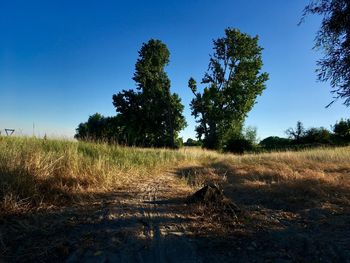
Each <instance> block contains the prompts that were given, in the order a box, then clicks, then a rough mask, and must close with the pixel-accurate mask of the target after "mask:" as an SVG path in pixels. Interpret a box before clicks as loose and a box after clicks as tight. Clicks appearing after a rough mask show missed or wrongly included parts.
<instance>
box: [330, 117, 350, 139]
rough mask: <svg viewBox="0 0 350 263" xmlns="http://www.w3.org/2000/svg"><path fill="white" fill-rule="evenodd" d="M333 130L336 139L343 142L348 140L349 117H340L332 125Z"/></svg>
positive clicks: (349, 137)
mask: <svg viewBox="0 0 350 263" xmlns="http://www.w3.org/2000/svg"><path fill="white" fill-rule="evenodd" d="M333 132H334V135H335V136H336V137H338V139H341V140H342V141H344V142H350V119H347V120H343V119H341V120H340V121H339V122H337V123H336V124H335V125H334V126H333Z"/></svg>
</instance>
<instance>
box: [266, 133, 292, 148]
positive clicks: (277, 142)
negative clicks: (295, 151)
mask: <svg viewBox="0 0 350 263" xmlns="http://www.w3.org/2000/svg"><path fill="white" fill-rule="evenodd" d="M292 142H293V140H291V139H287V138H281V137H278V136H270V137H267V138H265V139H263V140H262V141H261V142H260V143H259V145H260V146H261V147H263V148H265V149H269V150H270V149H283V148H288V147H289V146H291V145H292Z"/></svg>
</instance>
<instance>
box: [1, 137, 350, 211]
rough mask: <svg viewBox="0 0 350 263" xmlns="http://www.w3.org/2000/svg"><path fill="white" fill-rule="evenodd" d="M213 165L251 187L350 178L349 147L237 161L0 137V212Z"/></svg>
mask: <svg viewBox="0 0 350 263" xmlns="http://www.w3.org/2000/svg"><path fill="white" fill-rule="evenodd" d="M217 163H221V167H222V169H225V170H227V171H228V172H229V173H231V174H235V175H237V174H241V175H242V176H243V175H250V177H249V178H250V181H251V183H252V181H253V179H252V178H255V177H254V176H253V177H252V175H256V178H257V179H256V181H259V180H262V179H261V178H265V177H264V176H260V177H259V174H260V175H267V174H268V175H269V176H272V178H275V179H273V180H280V181H281V180H285V181H292V180H294V179H295V178H299V177H300V178H301V177H303V178H305V177H307V176H311V177H312V176H313V177H315V176H316V177H317V178H319V179H320V180H328V181H334V182H337V183H338V184H343V183H344V182H345V183H347V182H348V179H349V176H348V174H349V171H350V148H349V147H344V148H333V149H313V150H303V151H300V152H283V153H277V152H276V153H263V154H249V155H243V156H236V155H230V154H220V153H216V152H212V151H204V150H202V149H199V148H193V149H188V148H184V149H181V150H167V149H141V148H132V147H121V146H116V145H108V144H94V143H85V142H74V141H64V140H42V139H35V138H26V137H20V138H16V137H0V212H1V213H14V212H24V211H28V210H30V209H37V208H44V207H49V206H52V205H55V206H57V205H65V204H67V203H69V202H72V201H79V200H85V199H86V198H90V197H94V196H95V195H96V194H104V193H108V192H113V191H117V190H122V189H130V188H132V187H137V184H138V182H140V181H143V180H148V179H149V178H151V177H157V176H159V175H161V174H162V173H165V172H167V171H168V170H169V169H170V168H175V167H179V166H182V167H183V166H202V167H210V166H211V165H214V164H217ZM344 171H345V172H344ZM346 173H347V175H346ZM325 174H327V176H325ZM298 176H299V177H298ZM322 176H323V177H322ZM321 177H322V178H321ZM242 178H243V177H242ZM247 178H248V177H247ZM259 178H260V179H259ZM293 178H294V179H293ZM340 178H343V179H342V180H341V179H340ZM271 180H272V179H271ZM271 180H270V181H271ZM271 182H272V181H271ZM271 182H270V183H271Z"/></svg>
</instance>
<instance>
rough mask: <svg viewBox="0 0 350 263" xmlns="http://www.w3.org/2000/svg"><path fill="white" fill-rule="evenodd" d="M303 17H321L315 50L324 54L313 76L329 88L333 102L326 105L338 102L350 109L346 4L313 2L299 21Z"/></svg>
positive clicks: (344, 0) (349, 9)
mask: <svg viewBox="0 0 350 263" xmlns="http://www.w3.org/2000/svg"><path fill="white" fill-rule="evenodd" d="M307 14H318V15H322V16H323V20H322V24H321V28H320V29H319V31H318V33H317V35H316V39H315V48H318V49H322V50H323V52H324V57H323V58H322V59H320V60H319V61H318V62H317V64H318V69H317V72H318V79H319V80H320V81H330V84H331V86H332V93H333V94H334V100H333V101H332V102H331V103H330V104H329V105H331V104H332V103H333V102H334V101H335V100H336V99H339V98H340V99H344V104H345V105H347V106H350V2H349V0H313V1H311V3H310V4H309V5H307V6H306V8H305V9H304V16H303V18H305V16H306V15H307ZM329 105H328V106H329Z"/></svg>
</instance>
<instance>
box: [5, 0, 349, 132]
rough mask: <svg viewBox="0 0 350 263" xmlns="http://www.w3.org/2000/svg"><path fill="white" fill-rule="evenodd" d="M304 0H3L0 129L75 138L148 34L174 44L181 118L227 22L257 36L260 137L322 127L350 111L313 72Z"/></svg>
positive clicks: (118, 84) (125, 73) (109, 111)
mask: <svg viewBox="0 0 350 263" xmlns="http://www.w3.org/2000/svg"><path fill="white" fill-rule="evenodd" d="M307 3H308V0H293V1H280V0H265V1H262V0H250V1H245V0H217V1H212V0H178V1H160V0H157V1H151V0H150V1H133V0H130V1H117V0H114V1H112V0H110V1H106V0H98V1H97V0H84V1H82V0H81V1H78V0H75V1H69V0H50V1H46V0H42V1H38V0H31V1H28V0H22V1H19V0H11V1H0V129H4V128H15V129H16V130H17V131H18V133H21V134H31V133H32V123H33V122H34V123H35V131H36V134H37V135H41V136H42V135H43V134H45V133H47V134H48V135H51V136H66V137H72V136H73V135H74V132H75V128H76V127H77V125H78V124H79V123H80V122H82V121H86V120H87V118H88V116H89V115H92V114H93V113H95V112H100V113H102V114H103V115H106V116H108V115H114V114H115V110H114V107H113V105H112V94H114V93H117V92H118V91H120V90H121V89H129V88H134V87H135V85H134V82H133V81H132V79H131V78H132V75H133V72H134V65H135V62H136V59H137V51H138V50H139V49H140V47H141V45H142V43H143V42H147V41H148V40H149V39H150V38H158V39H161V40H162V41H163V42H164V43H165V44H166V45H167V46H168V48H169V50H170V52H171V58H170V59H171V61H170V64H169V66H168V67H167V69H166V70H167V72H168V75H169V77H170V79H171V83H172V91H173V92H176V93H178V94H179V95H180V97H181V98H182V102H183V103H184V105H185V116H186V119H187V121H188V124H189V125H188V127H187V128H186V129H185V130H184V131H183V132H182V136H183V137H184V138H188V137H194V136H195V133H194V126H195V122H194V119H193V117H192V116H191V114H190V109H189V103H190V100H191V98H192V96H191V92H190V91H189V89H188V88H187V82H188V79H189V77H191V76H193V77H194V78H195V79H197V81H199V80H200V79H201V78H202V76H203V73H204V72H205V70H206V69H207V65H208V60H209V54H210V53H211V51H212V39H214V38H218V37H220V36H222V35H223V33H224V29H225V28H226V27H236V28H239V29H240V30H241V31H243V32H246V33H249V34H251V35H259V36H260V45H261V46H262V47H264V52H263V60H264V70H265V71H267V72H268V73H269V74H270V80H269V81H268V82H267V89H266V90H265V92H264V93H263V95H262V96H261V97H259V98H258V101H257V104H256V105H255V107H254V109H253V110H252V111H251V112H250V113H249V116H248V118H247V121H246V124H247V125H253V126H256V127H257V128H258V134H259V137H260V138H264V137H267V136H270V135H277V136H284V131H285V130H286V129H287V128H288V127H291V126H294V125H295V123H296V122H297V121H298V120H301V121H302V122H303V123H304V124H305V126H306V127H311V126H324V127H326V128H329V126H330V125H331V124H334V123H335V121H336V120H339V119H340V118H346V117H349V109H348V108H346V107H345V106H343V105H342V104H341V102H340V101H339V102H338V103H336V104H335V105H333V106H332V107H331V108H329V109H325V105H327V104H328V103H329V102H330V101H331V94H330V92H329V90H330V89H329V86H328V85H327V84H325V83H319V82H317V81H316V75H315V72H314V70H315V68H316V60H317V58H319V57H320V56H321V54H320V53H317V52H316V51H314V50H312V47H313V39H314V36H315V33H316V31H317V29H318V27H319V23H320V18H317V17H309V18H308V19H307V20H306V23H304V24H303V25H302V26H297V24H298V22H299V20H300V17H301V14H302V10H303V8H304V6H305V5H306V4H307ZM18 133H17V134H18Z"/></svg>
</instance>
